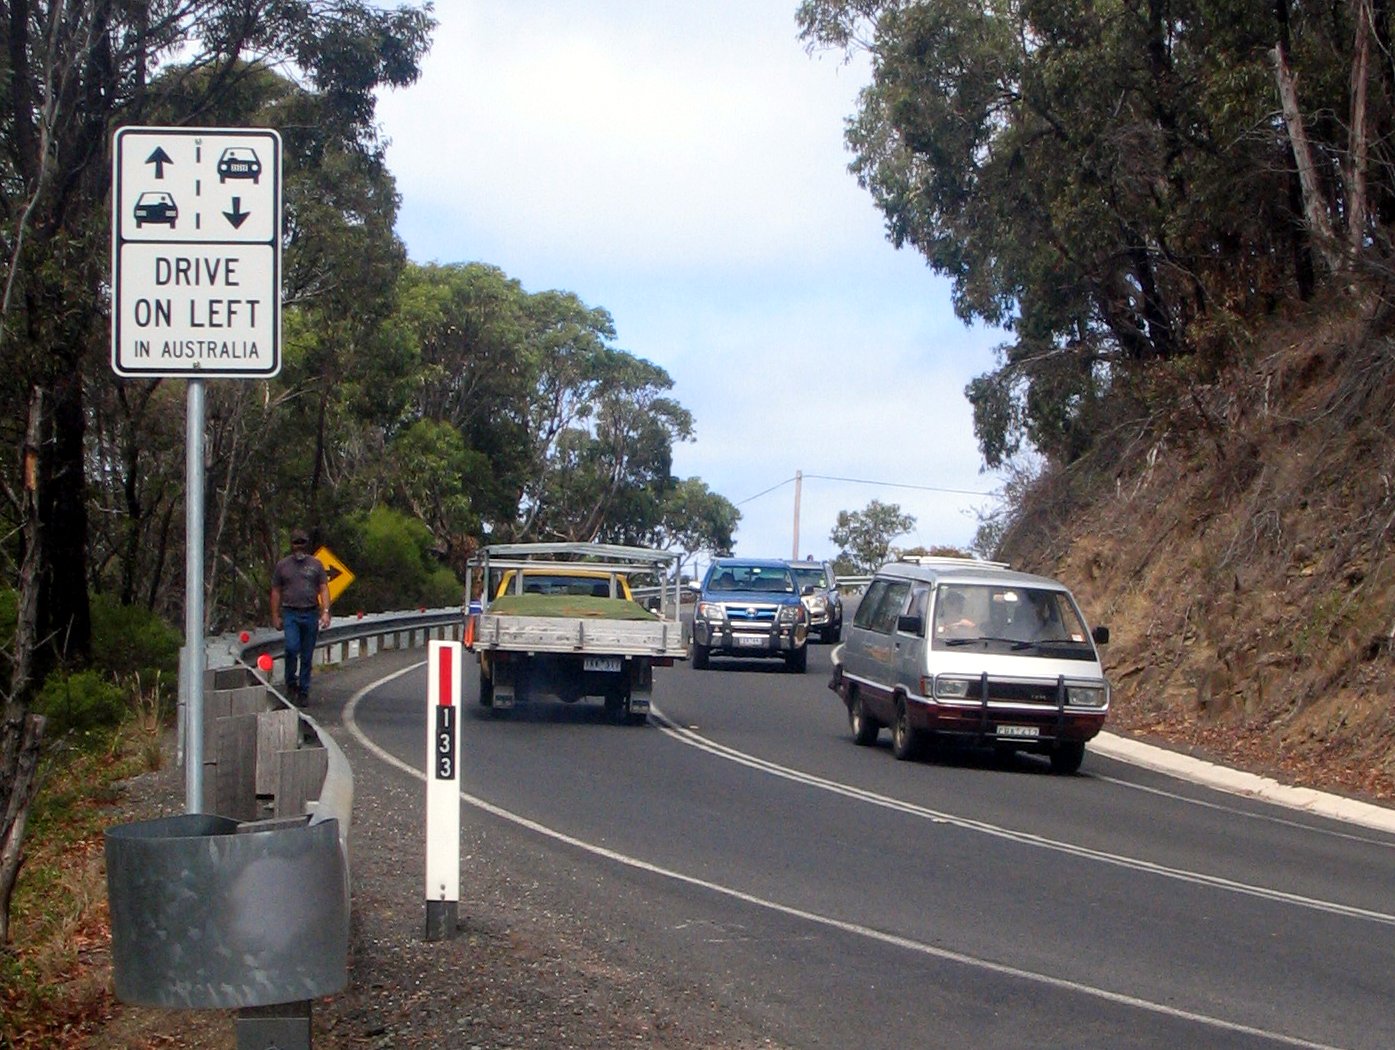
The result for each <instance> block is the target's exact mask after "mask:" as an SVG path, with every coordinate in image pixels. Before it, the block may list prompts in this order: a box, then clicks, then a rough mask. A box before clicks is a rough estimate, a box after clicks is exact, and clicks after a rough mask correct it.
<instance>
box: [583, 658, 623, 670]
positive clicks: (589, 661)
mask: <svg viewBox="0 0 1395 1050" xmlns="http://www.w3.org/2000/svg"><path fill="white" fill-rule="evenodd" d="M581 666H582V669H583V670H585V671H618V670H620V657H618V656H588V657H586V658H585V659H583V660H582V662H581Z"/></svg>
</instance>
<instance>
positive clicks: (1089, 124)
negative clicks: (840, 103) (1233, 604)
mask: <svg viewBox="0 0 1395 1050" xmlns="http://www.w3.org/2000/svg"><path fill="white" fill-rule="evenodd" d="M1390 18H1391V16H1390V11H1389V9H1388V7H1387V5H1384V4H1372V3H1369V2H1367V0H1353V2H1352V3H1349V4H1339V5H1329V6H1326V7H1310V6H1304V5H1295V4H1291V3H1289V2H1288V0H1282V2H1280V3H1278V4H1272V3H1261V2H1260V0H1168V2H1167V3H1156V2H1152V0H1149V2H1144V0H1107V2H1104V3H1098V2H1088V3H1087V2H1085V0H987V2H981V0H936V2H934V3H929V2H925V0H805V2H804V3H803V4H801V6H800V10H799V20H800V25H801V31H802V34H803V37H804V39H805V40H806V42H808V43H809V44H810V46H831V47H835V48H846V49H863V50H865V51H866V52H867V53H868V55H869V56H870V59H871V64H872V71H873V78H872V82H871V84H870V85H869V86H868V87H867V88H866V89H865V90H864V91H863V93H862V95H861V97H860V100H859V106H858V111H857V113H856V114H854V115H853V116H852V117H851V118H850V120H849V122H848V125H847V133H846V137H847V142H848V145H849V148H850V149H851V151H852V153H853V161H852V164H851V169H852V171H853V172H854V173H855V174H856V176H857V177H858V179H859V182H860V183H861V184H862V185H863V186H864V187H865V188H866V189H867V190H869V192H870V193H871V194H872V196H873V198H874V199H875V201H876V203H877V205H878V207H879V208H880V209H881V211H882V213H883V214H884V216H885V218H886V227H887V232H888V236H889V237H890V239H891V240H892V241H893V242H894V243H895V244H897V245H898V246H909V247H913V248H914V249H916V250H917V251H919V252H921V253H922V254H923V255H924V256H925V257H926V259H927V260H928V261H929V263H930V265H931V267H932V268H933V269H935V270H936V271H938V272H940V273H942V274H945V275H946V276H948V277H949V278H950V280H951V282H952V287H953V299H954V305H955V308H956V310H957V311H958V313H959V314H960V316H961V317H963V318H964V319H965V320H970V319H974V318H978V319H983V320H986V321H988V322H991V323H993V324H996V325H1002V326H1004V327H1006V328H1007V329H1009V331H1010V333H1011V337H1010V339H1009V341H1008V342H1006V343H1005V344H1004V345H1003V346H1002V347H1001V348H1000V349H999V362H998V367H997V368H996V369H994V370H993V371H991V372H988V373H986V374H985V375H983V376H980V377H979V378H978V379H976V380H975V381H974V382H973V383H971V384H970V385H969V388H968V391H967V393H968V396H969V399H970V401H971V402H972V404H973V406H974V412H975V428H976V431H977V434H978V437H979V442H980V447H981V450H982V452H983V455H984V458H985V461H986V462H987V463H988V465H989V466H998V465H1000V464H1001V463H1003V462H1004V461H1005V460H1007V459H1008V458H1009V457H1011V456H1012V455H1013V453H1014V452H1015V451H1016V450H1017V449H1018V448H1019V447H1020V445H1021V444H1022V443H1024V442H1026V443H1030V444H1031V445H1033V446H1035V447H1036V448H1037V449H1038V450H1040V451H1041V452H1043V453H1044V454H1045V455H1046V456H1047V457H1049V458H1050V459H1052V460H1054V461H1056V462H1068V461H1070V460H1073V459H1074V458H1076V457H1078V456H1079V455H1081V454H1082V453H1083V452H1085V451H1086V450H1088V449H1090V448H1092V447H1094V446H1095V445H1096V444H1097V442H1098V440H1099V437H1100V435H1101V433H1103V432H1104V431H1105V430H1106V428H1107V427H1108V426H1109V425H1110V420H1111V418H1112V416H1113V415H1114V414H1116V413H1117V406H1118V405H1119V404H1120V403H1121V402H1123V401H1125V400H1126V399H1125V396H1124V395H1125V393H1126V392H1128V391H1131V390H1134V389H1139V388H1141V387H1143V386H1146V381H1145V382H1140V380H1141V379H1143V377H1147V376H1149V375H1152V374H1156V373H1158V372H1159V371H1160V367H1159V366H1164V367H1165V368H1166V370H1167V371H1168V372H1169V373H1172V374H1176V375H1179V376H1181V377H1182V378H1183V382H1184V383H1185V382H1204V381H1207V380H1208V379H1209V378H1210V376H1211V374H1212V373H1214V370H1215V369H1216V368H1217V367H1219V366H1222V365H1224V364H1226V363H1227V362H1229V361H1230V360H1232V359H1233V358H1234V355H1235V354H1236V353H1237V352H1238V350H1239V349H1240V347H1242V346H1243V339H1241V340H1237V339H1236V336H1237V333H1243V332H1244V331H1245V330H1246V329H1247V328H1248V327H1249V326H1251V325H1252V324H1253V323H1254V322H1255V321H1256V320H1257V319H1259V318H1261V317H1262V316H1264V315H1265V314H1266V313H1267V312H1268V311H1271V310H1272V309H1273V308H1274V306H1275V304H1276V303H1278V302H1282V301H1283V300H1284V299H1286V298H1290V297H1294V296H1300V295H1305V294H1309V293H1310V292H1311V291H1312V289H1313V287H1314V265H1313V260H1314V251H1313V249H1314V246H1315V245H1316V246H1317V247H1318V248H1319V249H1322V251H1321V252H1320V253H1319V254H1320V255H1321V256H1322V257H1325V258H1328V259H1333V258H1336V255H1335V254H1334V253H1333V252H1331V251H1330V245H1329V244H1328V242H1329V241H1330V240H1331V239H1332V238H1333V237H1334V234H1333V233H1332V232H1331V231H1333V230H1340V229H1342V227H1343V226H1345V231H1344V236H1345V238H1346V241H1347V243H1348V244H1349V245H1359V246H1360V248H1359V251H1360V252H1361V253H1363V254H1365V255H1366V256H1367V257H1368V258H1369V257H1371V256H1373V255H1375V256H1379V255H1381V254H1382V253H1387V252H1388V250H1389V238H1388V236H1387V235H1386V233H1385V231H1384V229H1383V228H1382V227H1381V226H1380V222H1381V221H1382V216H1383V221H1384V222H1386V223H1388V222H1389V221H1390V219H1391V218H1392V217H1395V205H1392V203H1391V201H1392V196H1391V193H1392V189H1395V182H1392V180H1391V173H1392V170H1395V169H1392V167H1391V165H1390V161H1391V159H1392V157H1391V155H1390V151H1391V148H1392V147H1391V145H1390V143H1391V141H1392V140H1391V138H1390V136H1389V134H1388V132H1389V130H1390V129H1391V127H1392V124H1393V123H1395V114H1393V113H1392V105H1395V92H1392V91H1390V90H1388V89H1389V87H1390V85H1391V82H1392V77H1395V74H1392V72H1391V70H1390V68H1389V66H1390V63H1389V62H1388V61H1382V62H1379V63H1376V62H1367V63H1364V64H1363V61H1362V58H1361V56H1362V54H1363V51H1362V49H1363V47H1364V48H1365V53H1366V55H1367V57H1368V58H1369V55H1371V54H1375V53H1384V54H1386V55H1388V54H1389V49H1388V46H1387V45H1388V43H1389V38H1390ZM1367 29H1369V32H1368V33H1365V36H1366V38H1367V43H1366V44H1365V45H1363V44H1362V43H1361V40H1362V38H1363V33H1364V32H1365V31H1366V30H1367ZM1382 48H1385V50H1384V51H1383V52H1382V51H1381V49H1382ZM1275 54H1278V55H1280V56H1281V57H1282V56H1289V57H1291V61H1292V63H1293V68H1294V70H1295V71H1296V72H1295V74H1294V75H1295V77H1296V82H1297V87H1298V91H1300V92H1301V95H1302V97H1301V99H1297V100H1296V101H1295V102H1294V106H1293V109H1294V114H1293V118H1292V119H1288V120H1281V119H1279V113H1280V109H1281V107H1280V97H1281V94H1282V91H1281V90H1279V89H1276V83H1275V73H1274V71H1273V69H1272V68H1271V65H1272V63H1273V62H1274V61H1275V58H1274V56H1275ZM1368 66H1369V68H1367V67H1368ZM1279 80H1280V87H1282V85H1283V76H1282V75H1280V77H1279ZM1289 86H1290V87H1292V84H1290V85H1289ZM1368 88H1369V90H1368ZM1284 115H1285V117H1286V118H1287V117H1288V116H1289V114H1288V112H1287V107H1285V114H1284ZM1295 128H1299V129H1301V130H1302V131H1304V132H1305V138H1304V141H1305V143H1306V146H1305V148H1304V150H1303V151H1302V153H1303V157H1306V158H1307V159H1306V162H1305V161H1303V160H1302V159H1301V158H1298V157H1296V154H1295V148H1294V143H1295V141H1297V138H1296V136H1295V134H1294V129H1295ZM1364 128H1371V129H1374V131H1365V132H1363V131H1362V129H1364ZM1382 128H1384V129H1385V131H1386V134H1384V135H1382V134H1380V133H1379V131H1380V129H1382ZM1305 164H1306V167H1307V168H1308V169H1309V172H1308V173H1309V176H1310V177H1309V178H1308V179H1307V180H1306V181H1304V182H1303V185H1302V186H1301V187H1300V185H1299V180H1298V179H1297V178H1296V175H1297V173H1298V172H1300V171H1302V170H1303V168H1304V167H1305ZM1368 180H1376V181H1377V182H1378V183H1379V184H1378V185H1376V186H1373V187H1370V192H1369V193H1368V192H1367V191H1368V186H1367V183H1368ZM1368 196H1369V197H1370V199H1371V200H1372V201H1373V204H1372V206H1371V207H1370V208H1369V209H1368V208H1367V207H1366V206H1365V205H1364V204H1363V203H1362V202H1363V201H1365V200H1366V199H1367V197H1368ZM1374 202H1380V203H1374ZM1372 213H1374V216H1375V217H1374V218H1372V217H1369V216H1370V215H1371V214H1372Z"/></svg>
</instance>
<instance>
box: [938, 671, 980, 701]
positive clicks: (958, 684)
mask: <svg viewBox="0 0 1395 1050" xmlns="http://www.w3.org/2000/svg"><path fill="white" fill-rule="evenodd" d="M976 685H978V681H977V680H976V679H972V678H946V677H945V676H944V675H941V676H940V677H939V678H936V679H935V696H936V697H938V698H939V699H941V700H966V699H968V696H969V690H970V689H972V688H973V687H974V686H976Z"/></svg>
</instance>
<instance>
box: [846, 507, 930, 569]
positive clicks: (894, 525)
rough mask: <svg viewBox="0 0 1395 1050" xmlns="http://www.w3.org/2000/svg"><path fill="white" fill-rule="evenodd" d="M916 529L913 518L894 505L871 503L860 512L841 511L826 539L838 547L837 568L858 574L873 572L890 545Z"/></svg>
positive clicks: (889, 552)
mask: <svg viewBox="0 0 1395 1050" xmlns="http://www.w3.org/2000/svg"><path fill="white" fill-rule="evenodd" d="M913 528H915V517H914V515H911V514H906V513H904V512H903V511H902V510H901V507H900V506H899V505H898V504H895V503H883V502H882V501H881V500H875V499H874V500H872V501H871V502H870V503H868V504H867V506H866V507H864V508H863V509H862V510H853V511H847V510H840V511H839V512H838V517H837V519H836V520H835V522H834V525H833V529H832V531H831V532H829V534H828V538H829V539H830V540H832V541H833V542H834V543H835V544H837V545H838V558H837V561H838V564H840V565H845V566H851V567H852V568H853V569H854V570H855V571H854V572H853V573H851V574H850V575H856V574H858V573H870V572H874V571H876V570H877V569H878V568H879V567H880V566H881V565H882V563H883V562H885V561H886V560H887V558H888V557H889V556H890V554H891V543H892V541H893V540H895V539H896V537H897V536H904V535H905V534H906V533H908V532H910V531H911V529H913Z"/></svg>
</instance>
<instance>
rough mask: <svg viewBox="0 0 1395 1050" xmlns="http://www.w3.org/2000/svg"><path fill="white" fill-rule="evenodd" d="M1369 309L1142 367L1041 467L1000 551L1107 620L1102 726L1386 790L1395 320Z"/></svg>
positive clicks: (1394, 683)
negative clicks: (1211, 375)
mask: <svg viewBox="0 0 1395 1050" xmlns="http://www.w3.org/2000/svg"><path fill="white" fill-rule="evenodd" d="M1376 313H1377V312H1376V311H1372V310H1370V309H1369V308H1365V307H1362V306H1360V305H1358V304H1353V303H1351V302H1344V303H1341V304H1338V307H1337V308H1336V309H1335V310H1328V311H1326V312H1319V311H1316V310H1314V311H1312V312H1311V313H1310V314H1309V315H1308V316H1305V317H1301V318H1291V319H1287V320H1285V321H1276V322H1275V323H1274V324H1273V325H1272V326H1271V327H1270V328H1269V330H1268V331H1266V332H1265V333H1264V334H1263V337H1262V339H1260V340H1259V341H1257V342H1256V343H1255V344H1254V345H1253V346H1247V347H1242V348H1241V349H1240V350H1238V351H1237V353H1236V356H1235V363H1234V364H1233V365H1232V366H1231V367H1230V368H1229V369H1228V370H1227V371H1226V372H1225V373H1224V374H1223V375H1222V376H1221V378H1220V380H1219V381H1217V382H1215V383H1213V384H1210V385H1208V386H1206V387H1204V388H1202V389H1193V388H1189V387H1188V386H1187V385H1185V384H1184V383H1183V382H1181V381H1180V380H1177V381H1175V385H1172V386H1169V385H1168V383H1167V381H1158V380H1156V379H1154V380H1152V384H1153V385H1152V386H1150V388H1149V389H1148V390H1146V391H1141V392H1138V396H1137V397H1136V398H1132V399H1128V398H1126V397H1124V396H1121V398H1120V400H1121V402H1123V401H1126V400H1128V401H1129V404H1128V406H1127V407H1121V411H1120V416H1121V418H1120V420H1119V425H1118V429H1117V432H1116V437H1115V438H1114V439H1113V440H1111V441H1110V442H1109V443H1108V448H1107V449H1105V450H1103V451H1101V452H1100V453H1097V454H1094V455H1092V456H1091V457H1088V458H1087V459H1086V460H1084V461H1082V462H1080V463H1078V464H1075V465H1073V467H1072V468H1070V469H1068V470H1054V471H1050V472H1048V473H1047V474H1045V475H1043V476H1042V477H1041V478H1039V479H1038V480H1037V481H1036V482H1035V483H1034V484H1033V485H1032V486H1031V491H1030V494H1029V497H1028V498H1027V500H1026V501H1025V502H1024V503H1023V504H1022V507H1021V511H1020V514H1019V515H1018V516H1017V517H1016V519H1015V520H1014V522H1013V524H1012V525H1011V527H1010V528H1009V529H1008V530H1007V532H1006V533H1005V535H1004V538H1003V541H1002V545H1001V547H1000V550H999V556H1000V557H1002V558H1004V559H1005V560H1008V561H1011V562H1012V563H1013V565H1014V566H1016V567H1019V568H1024V569H1029V570H1033V571H1039V572H1045V573H1047V574H1050V575H1054V576H1057V577H1059V578H1061V579H1062V580H1064V581H1066V582H1067V583H1068V584H1069V585H1070V586H1071V587H1072V589H1074V590H1075V592H1076V596H1077V597H1078V598H1079V600H1080V602H1081V604H1082V605H1083V606H1084V608H1085V611H1086V614H1087V616H1089V617H1090V618H1091V620H1092V621H1093V622H1094V623H1099V624H1106V625H1108V626H1109V627H1110V629H1111V631H1112V635H1113V638H1112V642H1111V645H1110V646H1109V647H1108V650H1107V652H1106V666H1107V669H1108V671H1109V675H1110V679H1111V681H1112V682H1113V684H1114V707H1113V712H1112V716H1111V719H1112V725H1111V726H1110V728H1112V729H1114V730H1116V731H1127V732H1130V733H1133V734H1135V735H1139V736H1142V737H1145V738H1151V739H1154V740H1156V741H1159V742H1168V743H1171V744H1173V745H1174V746H1178V745H1180V746H1183V747H1185V748H1187V749H1190V750H1195V751H1197V752H1200V753H1206V754H1209V755H1211V756H1212V757H1216V758H1219V759H1223V760H1225V761H1227V762H1229V763H1231V764H1234V765H1237V766H1239V767H1241V768H1245V769H1249V770H1252V771H1255V772H1263V773H1268V774H1270V775H1273V776H1277V777H1278V778H1279V779H1281V780H1284V781H1286V782H1290V783H1296V784H1302V785H1305V786H1310V787H1320V788H1325V789H1327V790H1335V791H1339V792H1342V793H1346V794H1351V795H1357V796H1361V797H1365V798H1368V799H1376V800H1386V801H1390V800H1392V799H1395V657H1392V651H1391V650H1392V637H1395V557H1392V540H1395V531H1392V530H1393V529H1395V334H1393V333H1395V326H1392V323H1391V320H1392V319H1391V313H1390V311H1388V310H1386V311H1384V312H1381V313H1379V314H1378V316H1375V317H1374V319H1373V316H1372V315H1373V314H1376ZM1334 318H1335V319H1334Z"/></svg>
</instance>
